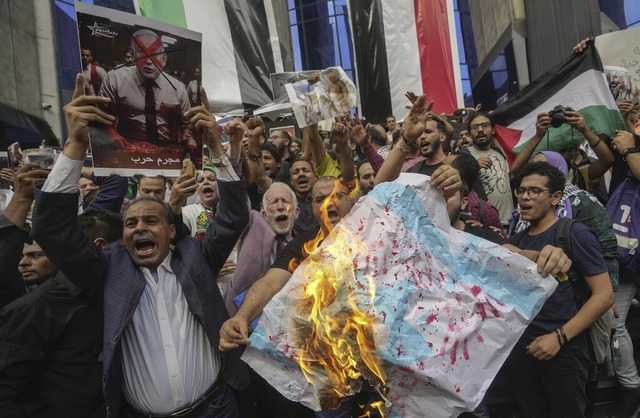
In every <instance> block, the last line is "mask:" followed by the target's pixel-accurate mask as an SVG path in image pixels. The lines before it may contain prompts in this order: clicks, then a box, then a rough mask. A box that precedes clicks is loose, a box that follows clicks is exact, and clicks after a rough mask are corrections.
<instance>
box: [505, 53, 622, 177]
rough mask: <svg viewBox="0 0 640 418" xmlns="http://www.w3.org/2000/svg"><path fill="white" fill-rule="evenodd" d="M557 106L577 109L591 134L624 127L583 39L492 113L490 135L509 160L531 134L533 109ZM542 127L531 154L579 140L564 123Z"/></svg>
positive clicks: (595, 58) (595, 57)
mask: <svg viewBox="0 0 640 418" xmlns="http://www.w3.org/2000/svg"><path fill="white" fill-rule="evenodd" d="M558 105H562V106H565V107H571V108H573V109H575V110H577V111H578V112H580V113H581V114H582V116H584V118H585V121H586V122H587V125H589V128H591V130H592V131H593V132H595V133H596V134H605V135H607V136H609V137H613V136H615V130H616V129H624V121H623V120H622V115H620V112H619V111H618V107H617V106H616V102H615V100H614V98H613V96H612V95H611V92H610V91H609V86H608V84H607V80H606V78H605V75H604V72H603V68H602V62H601V61H600V56H599V55H598V52H597V51H596V49H595V48H594V47H593V45H592V44H589V46H588V47H587V49H586V50H585V51H583V52H582V53H580V54H573V55H571V57H570V58H568V59H567V60H566V61H565V62H563V63H561V64H559V65H558V66H557V67H555V68H552V69H550V70H549V71H547V72H546V73H545V74H544V75H542V76H541V77H540V78H538V79H537V80H535V81H534V82H533V83H532V84H531V85H529V86H527V87H526V88H525V89H524V90H522V91H521V92H520V93H519V94H518V95H517V96H515V97H514V98H513V99H510V100H508V101H506V102H505V103H504V104H503V105H502V106H500V107H499V108H498V109H496V110H495V111H494V112H493V117H494V119H495V122H496V139H497V140H498V142H499V143H500V145H501V146H502V149H503V150H504V151H505V154H506V156H507V160H508V161H509V165H511V163H512V162H513V160H514V158H515V155H514V154H517V153H518V152H520V151H521V150H522V148H523V147H524V146H525V145H526V144H527V143H528V142H529V141H530V140H531V139H532V138H533V137H534V135H535V133H536V119H537V115H538V113H542V112H549V111H551V110H553V108H554V107H556V106H558ZM547 132H548V134H547V135H548V136H547V135H545V138H544V139H543V140H542V141H541V142H540V144H539V145H538V147H537V148H536V151H535V152H534V154H535V153H536V152H538V151H542V150H553V151H559V150H561V149H563V148H566V147H569V146H572V145H576V144H578V143H580V142H581V141H582V140H583V137H582V135H580V133H579V132H578V131H576V130H574V129H573V128H571V126H569V125H567V124H563V125H562V126H561V127H560V128H549V130H548V131H547Z"/></svg>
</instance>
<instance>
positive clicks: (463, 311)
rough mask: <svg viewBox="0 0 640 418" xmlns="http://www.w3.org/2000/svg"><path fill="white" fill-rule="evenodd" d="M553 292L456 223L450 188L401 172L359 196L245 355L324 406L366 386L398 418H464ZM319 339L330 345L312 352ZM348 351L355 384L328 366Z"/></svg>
mask: <svg viewBox="0 0 640 418" xmlns="http://www.w3.org/2000/svg"><path fill="white" fill-rule="evenodd" d="M327 284H330V286H327ZM555 287H556V282H555V280H549V279H542V278H541V277H540V276H539V275H538V274H537V272H536V269H535V265H534V264H533V263H531V262H530V261H528V260H526V259H525V258H523V257H521V256H519V255H517V254H514V253H511V252H510V251H508V250H507V249H506V248H504V247H502V246H498V245H495V244H492V243H490V242H488V241H485V240H483V239H480V238H477V237H474V236H471V235H468V234H466V233H464V232H461V231H458V230H455V229H453V228H451V227H450V226H449V222H448V217H447V210H446V207H445V203H444V200H443V198H442V195H441V193H440V192H439V191H437V190H436V189H434V188H432V187H431V186H430V185H429V182H428V180H427V178H426V177H425V176H421V175H402V176H401V177H400V179H399V181H397V182H394V183H384V184H382V185H379V186H377V187H376V188H375V189H374V190H373V191H371V192H370V193H369V194H368V195H367V196H366V197H364V198H362V199H361V200H360V201H359V203H358V204H357V205H356V206H354V208H353V209H352V210H351V212H350V213H349V215H347V216H346V217H345V218H344V219H343V220H342V221H341V222H340V223H339V224H338V225H337V226H336V227H335V228H334V229H333V231H332V232H331V234H330V235H329V236H328V237H327V238H326V239H325V240H324V241H323V243H322V245H321V247H320V248H319V249H318V251H316V252H315V253H313V254H311V255H310V256H309V257H308V258H307V259H306V260H305V261H304V262H303V263H302V264H300V266H299V267H298V268H297V269H296V270H295V272H294V274H293V276H292V277H291V279H290V280H289V282H288V283H287V285H286V286H285V288H283V289H282V290H281V291H280V292H279V293H278V294H277V295H276V297H275V298H274V299H273V300H272V301H271V302H270V303H269V304H268V305H267V307H266V308H265V310H264V311H263V314H262V317H261V319H260V323H259V325H258V327H257V329H256V330H255V331H254V333H253V334H252V335H251V337H250V343H249V346H248V347H247V350H246V351H245V353H244V355H243V360H245V361H246V362H247V363H249V365H250V366H251V367H252V368H253V369H254V370H256V371H257V372H258V373H259V374H260V375H262V377H264V378H265V379H266V380H267V381H268V382H270V383H271V384H272V385H273V386H274V387H275V388H276V389H278V390H279V391H280V392H281V393H282V394H283V395H284V396H286V397H288V398H289V399H291V400H294V401H298V402H302V403H303V404H305V405H307V406H309V407H311V408H313V409H315V410H319V409H330V408H331V407H332V406H335V402H336V399H335V396H336V395H335V389H336V388H337V390H338V391H340V393H342V394H343V395H345V396H348V395H352V394H355V393H357V392H358V390H360V387H361V385H362V381H363V380H366V381H367V382H369V383H370V385H371V386H373V387H374V388H376V389H378V390H380V391H381V392H382V394H383V395H384V399H386V404H385V407H384V410H385V412H387V413H388V415H387V416H389V417H424V416H425V413H424V411H429V414H428V416H434V417H439V416H457V415H458V414H460V413H462V412H464V411H471V410H473V409H474V407H475V406H477V405H478V403H479V402H480V400H481V399H482V397H483V396H484V394H485V392H486V390H487V389H488V387H489V385H490V384H491V381H492V380H493V378H494V377H495V375H496V373H497V372H498V370H499V369H500V367H501V366H502V364H503V362H504V361H505V359H506V358H507V356H508V355H509V352H510V351H511V349H512V348H513V346H514V345H515V343H516V342H517V341H518V339H519V338H520V336H521V334H522V332H523V331H524V329H525V328H526V326H527V325H528V324H529V322H530V321H531V320H532V319H533V318H534V317H535V315H536V314H537V313H538V311H539V310H540V308H541V307H542V305H543V303H544V301H545V300H546V299H547V297H548V296H549V295H550V294H551V293H552V292H553V290H554V289H555ZM314 293H315V294H321V295H323V297H322V298H320V299H321V300H322V301H321V302H320V305H321V306H319V305H318V304H317V303H315V304H314V302H313V298H312V297H311V296H312V295H313V294H314ZM316 308H319V309H316ZM310 312H311V313H312V314H309V313H310ZM316 323H317V324H319V325H320V326H321V327H322V326H323V324H330V325H331V329H330V330H325V332H318V331H317V330H316V331H314V329H315V324H316ZM336 324H337V325H339V326H334V325H336ZM310 335H315V336H328V337H327V338H324V337H322V338H321V337H318V338H317V339H318V340H319V339H322V340H324V341H325V342H326V341H327V340H328V341H329V342H327V343H326V345H325V346H317V345H311V344H310V343H309V341H310V338H309V337H310ZM329 337H330V338H329ZM311 340H314V339H311ZM355 340H357V341H358V344H354V343H353V342H354V341H355ZM334 343H335V344H334ZM344 347H349V349H348V350H345V349H344ZM345 351H349V352H350V353H352V356H351V357H350V360H349V361H344V363H340V364H346V365H345V366H341V367H338V369H342V370H344V371H345V373H346V374H347V376H346V377H345V376H340V375H339V372H338V371H336V370H335V368H331V367H330V365H331V363H332V361H331V360H330V359H331V357H332V356H331V353H336V352H337V353H340V354H343V353H344V352H345ZM341 361H342V359H341ZM334 375H338V376H337V379H338V380H339V383H340V384H339V385H334V386H332V383H331V379H330V378H333V377H334ZM309 381H311V382H313V384H310V383H309ZM331 389H334V390H333V391H332V390H331Z"/></svg>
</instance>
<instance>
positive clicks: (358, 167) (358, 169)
mask: <svg viewBox="0 0 640 418" xmlns="http://www.w3.org/2000/svg"><path fill="white" fill-rule="evenodd" d="M367 163H369V164H371V161H369V159H368V158H364V159H362V160H360V161H359V162H358V164H357V167H356V173H357V172H359V171H360V167H362V166H363V165H364V164H367ZM371 167H373V166H371Z"/></svg>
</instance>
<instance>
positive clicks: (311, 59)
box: [288, 0, 356, 82]
mask: <svg viewBox="0 0 640 418" xmlns="http://www.w3.org/2000/svg"><path fill="white" fill-rule="evenodd" d="M288 5H289V16H290V20H291V38H292V39H291V40H292V44H293V45H292V46H293V55H294V69H295V70H296V71H303V70H320V69H322V68H326V67H331V66H335V65H338V66H341V67H342V68H343V69H344V70H345V72H346V73H347V75H348V76H349V77H350V78H351V79H352V80H354V82H356V80H355V79H354V71H353V47H352V45H351V29H350V27H349V20H348V16H347V2H346V0H289V2H288Z"/></svg>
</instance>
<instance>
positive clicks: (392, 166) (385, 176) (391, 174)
mask: <svg viewBox="0 0 640 418" xmlns="http://www.w3.org/2000/svg"><path fill="white" fill-rule="evenodd" d="M424 103H425V96H420V97H418V98H417V99H416V100H415V101H413V104H412V106H411V110H410V111H409V114H408V115H407V117H406V118H405V119H404V137H403V138H401V139H400V140H399V141H398V143H397V144H396V146H395V147H393V148H392V149H391V152H390V153H389V155H388V156H387V158H386V159H385V160H384V164H382V167H380V171H378V174H377V175H376V180H375V182H376V184H380V183H384V182H385V181H394V180H395V179H397V178H398V176H399V175H400V172H401V171H402V164H404V161H405V159H406V157H407V156H408V155H410V156H413V155H416V154H417V152H418V138H420V136H421V135H422V133H423V132H424V130H425V127H426V124H425V115H426V113H427V112H428V111H429V110H430V109H431V106H432V105H433V102H431V103H429V105H428V106H427V107H425V104H424Z"/></svg>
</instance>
